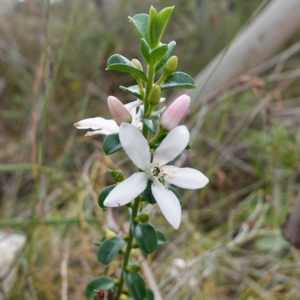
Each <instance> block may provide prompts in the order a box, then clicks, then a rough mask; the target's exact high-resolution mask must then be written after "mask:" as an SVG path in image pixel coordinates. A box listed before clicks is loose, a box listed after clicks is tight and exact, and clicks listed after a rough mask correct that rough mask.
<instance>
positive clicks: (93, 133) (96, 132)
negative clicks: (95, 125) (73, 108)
mask: <svg viewBox="0 0 300 300" xmlns="http://www.w3.org/2000/svg"><path fill="white" fill-rule="evenodd" d="M112 133H113V132H111V131H109V130H106V129H100V130H95V131H88V132H87V133H86V134H85V136H89V137H90V136H93V135H97V134H104V135H108V134H112Z"/></svg>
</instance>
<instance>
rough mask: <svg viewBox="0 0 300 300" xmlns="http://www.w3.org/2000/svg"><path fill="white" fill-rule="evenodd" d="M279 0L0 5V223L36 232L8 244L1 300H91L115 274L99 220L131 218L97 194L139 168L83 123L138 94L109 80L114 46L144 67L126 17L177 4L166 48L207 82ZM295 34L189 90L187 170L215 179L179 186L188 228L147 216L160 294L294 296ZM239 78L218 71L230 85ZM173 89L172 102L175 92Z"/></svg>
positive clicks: (125, 80) (61, 0)
mask: <svg viewBox="0 0 300 300" xmlns="http://www.w3.org/2000/svg"><path fill="white" fill-rule="evenodd" d="M270 2H272V1H262V0H251V1H245V0H198V1H196V0H185V1H183V0H176V1H175V0H174V1H168V0H163V1H154V0H153V1H148V0H147V1H137V0H126V1H125V0H123V1H121V0H110V1H108V0H102V1H101V0H95V1H92V0H56V1H55V0H52V1H50V0H48V1H39V0H24V1H17V0H15V1H14V0H0V105H1V110H0V149H1V150H0V228H1V231H2V232H3V233H4V237H7V236H9V235H10V234H12V233H14V234H18V236H19V235H20V236H21V237H23V239H24V238H26V242H25V243H23V242H22V243H20V245H21V246H22V245H23V248H22V250H20V251H16V252H13V250H11V251H12V253H15V254H14V257H13V258H14V262H13V264H11V265H10V266H9V269H8V271H6V272H1V263H0V290H2V298H3V299H30V300H32V299H33V300H34V299H49V300H54V299H63V300H67V299H70V300H71V299H85V297H84V290H85V286H86V284H87V283H88V281H89V280H90V279H91V278H93V277H95V276H98V275H104V274H105V275H114V274H116V273H115V272H116V271H117V270H118V266H119V262H120V261H119V260H118V258H117V259H115V260H114V261H113V262H112V263H111V264H110V265H109V266H107V267H106V266H103V265H101V264H100V263H99V262H98V261H97V258H96V251H97V247H96V246H95V243H96V242H99V241H100V240H101V238H102V236H103V235H104V228H105V227H113V225H115V224H118V225H120V226H122V224H123V223H124V222H125V220H124V217H125V214H124V215H123V214H122V210H118V209H116V210H114V211H113V212H112V211H111V210H110V211H109V212H105V213H103V212H102V210H101V209H100V207H99V206H98V195H99V193H100V191H101V190H102V189H103V188H104V187H105V186H106V185H109V184H113V180H112V178H111V176H110V175H109V172H108V168H109V169H116V168H121V169H122V170H123V171H124V172H125V174H126V175H128V174H130V173H131V171H132V169H131V168H132V164H131V163H130V162H127V161H126V159H125V155H124V154H122V153H121V152H118V153H117V154H115V155H113V156H109V157H107V156H105V155H104V153H103V151H102V142H103V136H95V137H93V138H87V137H85V136H84V133H85V132H84V131H78V130H76V129H75V128H74V127H73V124H74V123H75V122H77V121H79V120H81V119H84V118H89V117H96V116H102V117H105V118H110V114H109V111H108V109H107V105H106V100H107V96H109V95H114V96H116V97H118V98H119V99H121V100H122V101H123V102H124V103H126V102H129V101H132V100H134V99H132V97H131V95H129V94H126V93H125V92H123V91H122V90H120V89H119V86H120V85H124V86H130V85H132V84H134V81H133V80H132V78H131V76H130V75H129V74H126V73H117V72H114V71H105V68H106V62H107V59H108V57H109V56H111V55H112V54H115V53H119V54H121V55H123V56H125V57H128V58H129V59H132V58H138V59H140V60H142V58H141V55H140V53H139V37H138V35H137V33H136V31H135V30H134V28H133V26H132V24H131V23H129V22H128V18H127V16H134V15H135V14H138V13H142V12H143V13H148V11H149V7H150V5H153V6H154V7H155V8H156V9H157V10H161V9H162V8H164V7H165V6H171V5H175V10H174V12H173V15H172V17H171V19H170V22H169V24H168V26H167V29H166V33H165V35H164V38H163V42H165V43H168V42H170V41H172V40H176V42H177V46H176V48H175V51H174V53H175V55H177V56H178V57H179V65H178V70H179V71H183V72H186V73H189V74H190V75H191V76H193V77H196V76H200V77H201V76H202V75H201V74H202V73H201V70H202V69H203V68H204V67H205V66H206V65H207V64H208V63H209V62H210V61H212V60H213V59H214V57H215V56H216V55H217V54H218V53H219V52H220V51H221V50H222V49H224V48H225V47H227V46H229V48H228V47H227V48H226V49H227V50H228V49H229V50H228V52H229V51H230V47H231V45H233V44H234V42H233V41H234V39H235V37H236V36H237V35H243V33H244V30H245V29H246V28H248V26H251V24H253V23H254V22H255V21H256V20H257V18H258V17H259V15H260V14H261V13H263V12H264V11H265V10H267V9H268V6H269V5H270ZM275 2H278V0H277V1H275ZM281 2H284V1H281ZM288 2H293V0H289V1H286V3H288ZM294 2H295V1H294ZM298 6H299V5H298ZM299 13H300V12H298V15H299ZM267 17H268V18H271V19H272V18H273V19H274V18H276V16H275V15H271V16H269V15H267V16H266V18H267ZM289 18H290V16H289V15H286V16H285V20H286V21H287V22H289V21H290V19H289ZM299 28H300V24H296V25H295V26H294V29H293V30H290V33H289V34H286V38H285V39H284V40H282V43H281V44H280V45H277V46H276V47H275V46H274V49H270V48H269V47H267V46H266V47H265V52H266V53H267V56H268V57H266V58H265V59H264V60H263V61H262V62H260V63H259V64H258V65H252V66H247V70H245V68H244V69H243V71H241V72H240V74H237V75H238V76H236V78H229V79H228V84H226V85H224V84H223V83H222V84H219V85H218V82H217V81H214V82H215V84H216V86H215V87H214V89H213V90H211V92H213V91H214V93H213V94H208V93H207V94H206V95H205V97H204V95H201V88H203V87H202V86H197V93H196V94H197V96H196V94H193V100H194V102H193V105H192V107H191V109H190V113H189V116H188V117H187V118H186V124H187V126H188V128H189V129H190V130H191V132H192V143H191V146H192V149H191V151H190V152H189V153H186V154H185V155H184V156H183V157H181V158H180V161H179V162H178V163H180V164H182V165H185V166H193V167H195V168H197V169H199V170H201V171H202V172H203V173H204V174H205V175H206V176H207V177H209V179H210V183H209V184H208V186H207V188H205V189H202V190H197V191H187V190H181V191H180V192H181V195H182V202H183V220H182V223H181V226H180V228H179V230H178V231H174V230H173V229H172V228H171V226H170V225H169V224H168V223H167V222H166V220H165V219H164V217H163V216H162V215H161V212H160V211H159V209H157V207H154V209H153V211H152V214H151V219H150V221H151V222H152V223H153V224H154V225H155V226H156V227H158V229H160V230H162V231H163V232H165V234H166V236H167V238H168V240H169V244H168V245H166V246H160V247H159V248H158V250H157V251H156V252H155V253H154V254H152V255H149V256H148V257H147V258H146V261H147V266H146V267H145V268H147V271H149V272H150V273H152V274H153V276H154V277H155V279H156V283H154V285H155V284H157V286H158V288H159V290H160V292H161V294H162V298H163V299H165V300H168V299H195V300H196V299H224V300H225V299H226V300H227V299H239V300H242V299H300V298H299V293H300V284H299V276H300V268H299V267H300V256H299V252H297V250H296V249H295V248H294V247H293V246H291V245H290V244H289V243H288V242H287V241H286V240H285V239H284V238H283V237H282V233H281V227H282V225H283V224H284V222H285V219H286V215H287V214H288V212H289V211H290V210H292V211H295V210H293V205H294V203H295V202H296V203H297V194H298V192H299V187H300V186H299V171H300V169H299V158H300V157H299V156H300V144H299V142H300V131H299V122H300V118H299V116H300V106H299V103H300V102H299V101H300V85H299V83H300V80H299V76H300V71H299V68H300V57H299V52H300V46H299V39H300V32H299ZM262 30H263V28H262ZM272 34H273V33H272V32H269V33H268V32H267V33H266V35H267V36H269V35H272ZM270 50H272V51H270ZM240 51H242V50H240ZM238 52H239V51H238ZM260 52H264V51H262V50H260ZM270 52H272V53H270ZM226 53H227V52H226V51H225V52H223V56H221V60H226ZM260 54H261V53H260ZM255 55H256V54H255ZM239 64H241V65H242V64H243V61H242V62H241V61H239V60H237V61H233V62H232V68H234V67H239ZM254 67H255V68H256V69H255V70H254V71H253V69H254ZM230 69H231V68H230ZM250 70H252V72H248V71H250ZM229 71H230V70H229V69H228V72H227V70H226V69H225V70H223V69H220V70H218V69H215V70H214V71H213V72H217V73H216V74H218V75H219V77H221V78H223V77H224V78H226V76H227V75H228V74H227V73H229ZM196 83H197V81H196ZM221 85H222V89H221V90H220V89H219V88H220V86H221ZM183 92H185V91H176V93H183ZM164 96H166V97H167V101H168V103H170V102H171V100H172V99H174V97H175V94H174V92H173V93H172V92H171V93H170V92H169V93H167V92H164ZM299 201H300V200H299ZM299 216H300V212H299ZM293 220H294V219H293ZM295 222H296V224H297V220H296V221H295ZM285 224H286V227H285V228H288V229H286V230H287V231H288V230H289V228H290V227H289V226H292V225H290V224H289V219H288V221H287V222H286V223H285ZM293 224H294V223H293ZM297 228H299V227H297ZM299 230H300V229H299ZM298 232H300V231H296V234H298ZM286 235H288V233H287V234H286ZM290 239H292V238H290ZM296 239H297V238H296ZM0 250H1V247H0ZM5 251H6V252H8V251H10V250H5ZM3 255H4V254H1V253H0V261H1V256H2V258H3V257H5V256H3ZM2 264H3V262H2ZM2 266H3V265H2ZM11 270H14V274H13V276H10V278H8V276H7V275H9V273H10V271H11ZM143 271H145V270H143ZM8 279H9V280H8ZM0 298H1V293H0ZM2 298H1V299H2Z"/></svg>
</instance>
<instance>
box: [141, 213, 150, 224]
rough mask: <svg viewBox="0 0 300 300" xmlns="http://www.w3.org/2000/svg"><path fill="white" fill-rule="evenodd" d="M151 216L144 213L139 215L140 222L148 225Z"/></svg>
mask: <svg viewBox="0 0 300 300" xmlns="http://www.w3.org/2000/svg"><path fill="white" fill-rule="evenodd" d="M149 218H150V217H149V215H148V214H145V213H142V214H140V215H139V220H140V221H141V222H142V223H146V222H148V221H149Z"/></svg>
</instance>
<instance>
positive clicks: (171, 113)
mask: <svg viewBox="0 0 300 300" xmlns="http://www.w3.org/2000/svg"><path fill="white" fill-rule="evenodd" d="M190 102H191V98H190V97H189V96H187V95H182V96H180V97H178V98H177V99H176V100H175V101H174V102H173V103H172V104H171V105H170V106H169V107H168V108H167V109H166V110H165V112H164V113H163V114H162V116H161V118H160V126H161V127H162V128H163V129H165V130H167V131H170V130H172V129H173V128H175V127H176V126H178V124H179V122H180V121H181V119H182V118H183V117H184V116H185V115H186V113H187V110H188V108H189V105H190Z"/></svg>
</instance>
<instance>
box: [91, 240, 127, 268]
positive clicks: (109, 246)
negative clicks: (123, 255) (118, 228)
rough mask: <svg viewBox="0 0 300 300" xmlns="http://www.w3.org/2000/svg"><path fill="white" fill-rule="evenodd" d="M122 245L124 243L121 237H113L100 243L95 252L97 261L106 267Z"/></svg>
mask: <svg viewBox="0 0 300 300" xmlns="http://www.w3.org/2000/svg"><path fill="white" fill-rule="evenodd" d="M124 245H125V241H124V239H123V238H122V237H121V236H114V237H112V238H110V239H106V240H105V241H104V242H103V243H101V245H100V247H99V249H98V251H97V258H98V260H99V261H100V262H101V263H103V264H104V265H107V264H108V263H110V262H111V260H112V259H113V258H114V257H115V256H116V255H117V254H118V253H119V251H120V249H121V248H122V247H123V246H124Z"/></svg>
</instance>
